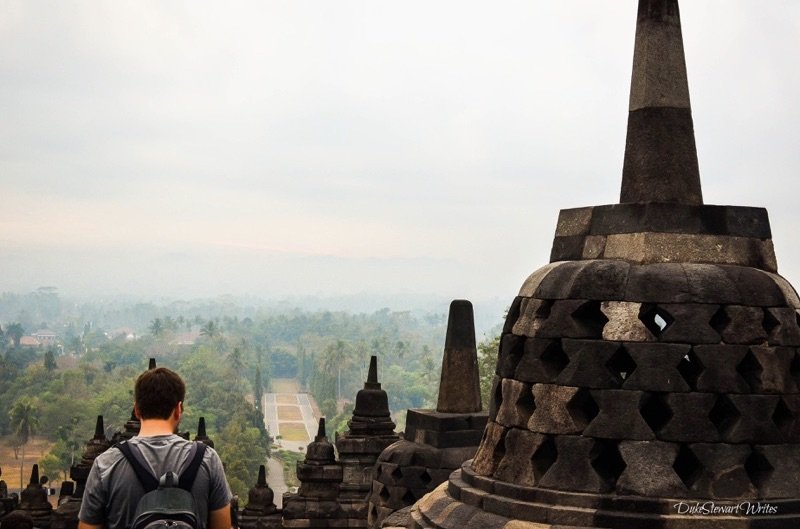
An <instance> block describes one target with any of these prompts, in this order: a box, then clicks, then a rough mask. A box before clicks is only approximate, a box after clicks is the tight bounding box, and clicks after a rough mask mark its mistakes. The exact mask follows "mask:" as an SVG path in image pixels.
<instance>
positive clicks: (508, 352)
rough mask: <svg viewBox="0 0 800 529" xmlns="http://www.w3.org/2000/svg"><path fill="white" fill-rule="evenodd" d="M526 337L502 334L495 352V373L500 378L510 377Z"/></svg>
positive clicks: (515, 367)
mask: <svg viewBox="0 0 800 529" xmlns="http://www.w3.org/2000/svg"><path fill="white" fill-rule="evenodd" d="M525 342H526V338H525V337H524V336H518V335H516V334H503V336H502V337H501V338H500V348H499V350H498V352H497V368H496V370H495V373H497V375H498V376H500V377H502V378H512V377H513V376H514V373H515V372H516V370H517V364H519V361H520V359H521V358H522V354H523V353H524V350H525V346H526V343H525Z"/></svg>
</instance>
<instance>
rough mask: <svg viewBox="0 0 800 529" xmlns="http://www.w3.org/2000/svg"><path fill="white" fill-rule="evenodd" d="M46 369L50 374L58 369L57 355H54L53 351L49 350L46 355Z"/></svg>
mask: <svg viewBox="0 0 800 529" xmlns="http://www.w3.org/2000/svg"><path fill="white" fill-rule="evenodd" d="M44 368H45V369H47V371H48V372H50V373H52V372H53V370H55V368H56V355H55V354H53V350H52V349H48V350H47V352H46V353H45V354H44Z"/></svg>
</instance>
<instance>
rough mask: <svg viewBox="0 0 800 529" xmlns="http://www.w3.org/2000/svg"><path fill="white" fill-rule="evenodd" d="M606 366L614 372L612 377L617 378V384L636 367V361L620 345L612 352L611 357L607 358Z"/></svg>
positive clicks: (620, 383)
mask: <svg viewBox="0 0 800 529" xmlns="http://www.w3.org/2000/svg"><path fill="white" fill-rule="evenodd" d="M606 367H607V368H608V369H609V371H611V373H613V374H614V377H615V378H616V379H617V384H619V385H622V383H623V382H624V381H625V380H626V379H627V378H628V377H630V376H631V373H633V371H634V370H635V369H636V362H634V361H633V358H631V355H629V354H628V352H627V351H626V350H625V348H624V347H620V348H619V349H617V350H616V351H615V352H614V354H613V355H612V356H611V358H609V359H608V362H606Z"/></svg>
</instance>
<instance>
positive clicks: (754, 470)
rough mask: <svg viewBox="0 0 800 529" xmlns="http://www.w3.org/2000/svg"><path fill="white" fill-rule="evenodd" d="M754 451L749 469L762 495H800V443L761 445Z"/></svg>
mask: <svg viewBox="0 0 800 529" xmlns="http://www.w3.org/2000/svg"><path fill="white" fill-rule="evenodd" d="M753 453H754V454H755V457H754V458H753V459H751V460H749V461H748V463H749V466H748V469H749V471H750V474H751V478H752V479H753V480H754V481H755V484H756V486H757V487H758V490H759V493H760V495H761V496H762V497H767V498H797V497H798V496H800V445H797V444H791V445H772V446H759V447H756V448H755V449H754V450H753ZM759 456H761V457H762V458H763V459H761V460H760V461H759V460H758V459H759Z"/></svg>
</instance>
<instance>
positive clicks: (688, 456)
mask: <svg viewBox="0 0 800 529" xmlns="http://www.w3.org/2000/svg"><path fill="white" fill-rule="evenodd" d="M672 468H673V469H674V470H675V473H676V474H677V475H678V477H679V478H681V481H683V484H684V485H686V488H688V489H690V488H692V485H694V484H695V483H696V482H697V480H698V479H699V478H700V475H701V474H702V473H703V465H702V464H701V463H700V460H699V459H697V457H696V456H695V455H694V452H692V451H691V450H690V449H689V447H688V446H686V445H681V448H680V450H678V456H677V457H676V458H675V462H674V463H673V464H672Z"/></svg>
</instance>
